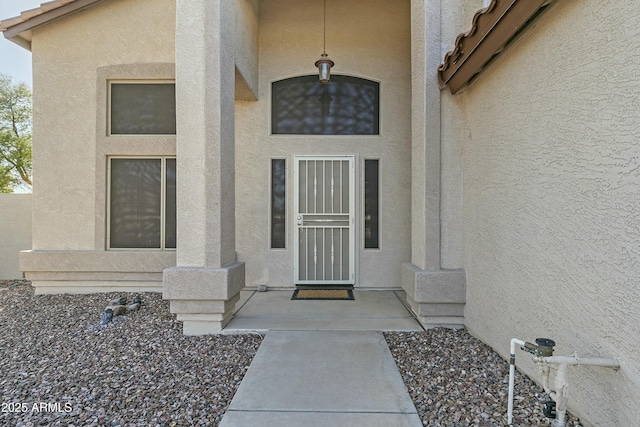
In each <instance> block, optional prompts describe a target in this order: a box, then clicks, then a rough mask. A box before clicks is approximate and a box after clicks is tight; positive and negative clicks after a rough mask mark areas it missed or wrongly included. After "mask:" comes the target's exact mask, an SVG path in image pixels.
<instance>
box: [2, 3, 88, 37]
mask: <svg viewBox="0 0 640 427" xmlns="http://www.w3.org/2000/svg"><path fill="white" fill-rule="evenodd" d="M76 2H77V3H79V4H80V3H83V1H82V0H53V1H48V2H45V3H42V4H41V5H40V7H36V8H34V9H29V10H25V11H24V12H22V13H21V14H20V16H16V17H13V18H8V19H3V20H2V21H0V31H2V32H4V31H6V30H8V29H9V28H11V27H15V26H16V25H20V24H24V23H26V22H28V21H29V20H31V19H33V18H36V17H38V16H40V15H43V14H45V13H48V12H51V11H54V10H56V9H59V8H61V7H64V6H67V5H69V4H71V3H76ZM85 3H86V2H85Z"/></svg>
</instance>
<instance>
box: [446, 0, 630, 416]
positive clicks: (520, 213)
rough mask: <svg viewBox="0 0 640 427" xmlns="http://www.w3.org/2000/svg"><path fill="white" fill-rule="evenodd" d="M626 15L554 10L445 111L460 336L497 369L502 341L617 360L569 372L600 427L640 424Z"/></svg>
mask: <svg viewBox="0 0 640 427" xmlns="http://www.w3.org/2000/svg"><path fill="white" fill-rule="evenodd" d="M637 6H638V5H637V2H636V1H632V0H629V1H602V2H558V3H557V4H556V5H554V6H553V7H552V8H551V10H549V11H547V12H546V13H544V15H542V16H541V17H540V18H539V19H538V20H537V21H536V22H535V23H534V25H533V26H532V27H531V28H529V29H528V30H527V32H526V33H525V34H524V36H523V37H521V38H520V39H519V40H517V41H516V43H514V44H513V45H512V46H511V47H509V48H508V49H507V51H505V52H504V53H503V54H502V56H501V57H500V58H499V59H498V60H497V61H496V62H495V63H494V64H493V65H492V66H491V67H490V68H489V69H488V70H486V71H485V72H484V74H483V75H482V76H481V77H480V79H479V80H478V81H477V82H476V83H474V85H473V86H472V87H471V88H469V89H468V90H467V91H466V92H464V93H462V94H461V95H457V96H455V97H453V99H455V102H456V103H457V104H458V105H459V106H462V108H463V110H464V115H462V116H460V117H459V121H458V123H459V125H464V124H465V120H466V125H465V130H464V135H465V141H464V165H463V172H464V225H465V231H464V237H465V256H464V268H465V270H466V271H467V280H468V281H467V289H468V291H467V305H466V311H465V319H466V324H467V326H468V328H469V329H470V330H471V331H472V332H474V333H475V334H477V335H478V336H480V338H482V339H483V340H484V341H485V342H487V343H489V344H491V345H492V346H494V348H496V350H498V351H499V352H500V353H501V354H502V355H503V356H506V355H507V353H508V349H509V340H510V339H511V338H512V337H518V338H521V339H526V340H533V339H534V338H536V337H549V338H552V339H554V340H555V341H556V342H557V352H556V354H570V353H572V352H573V351H577V352H578V354H579V355H581V356H602V357H615V358H618V359H619V360H620V362H621V365H622V369H621V370H620V371H619V372H614V371H612V370H608V369H604V368H595V367H581V368H570V369H569V381H570V386H571V392H570V394H571V396H570V400H569V406H570V410H573V411H574V412H575V413H577V414H578V415H580V416H582V417H584V418H585V419H586V420H587V421H590V422H591V423H593V424H594V425H603V426H604V425H616V426H635V425H637V423H638V420H639V419H640V408H639V407H638V405H637V402H639V401H640V357H639V356H638V351H637V346H638V342H639V341H638V340H639V337H640V326H639V325H640V311H639V310H640V309H639V304H638V302H639V301H640V287H638V277H640V263H638V260H639V259H640V210H639V209H638V206H640V204H639V201H640V200H639V194H640V166H639V165H640V144H639V143H638V141H639V140H640V130H639V128H638V123H640V113H639V111H640V104H639V103H638V100H639V99H640V68H639V67H638V64H639V63H640V49H638V47H637V46H636V45H634V44H633V43H630V41H631V40H637V39H638V37H640V29H639V27H638V25H637V22H638V20H639V19H640V9H638V7H637ZM445 96H446V97H449V98H451V96H450V95H448V93H447V94H446V95H445ZM519 354H520V356H519V359H518V364H519V366H521V367H523V368H524V369H525V371H526V372H527V373H528V374H531V375H533V376H534V377H535V378H539V377H538V373H537V369H535V368H534V367H533V366H532V364H530V363H529V362H528V359H529V357H527V356H526V355H524V354H523V353H519Z"/></svg>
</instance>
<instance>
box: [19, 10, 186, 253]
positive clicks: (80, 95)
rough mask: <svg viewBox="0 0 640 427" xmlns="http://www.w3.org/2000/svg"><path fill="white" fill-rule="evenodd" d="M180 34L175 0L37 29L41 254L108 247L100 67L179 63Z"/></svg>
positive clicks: (92, 13) (88, 13) (36, 203)
mask: <svg viewBox="0 0 640 427" xmlns="http://www.w3.org/2000/svg"><path fill="white" fill-rule="evenodd" d="M174 37H175V2H174V1H173V0H136V1H135V2H131V1H126V0H113V1H109V2H104V3H101V4H99V5H96V6H93V7H91V8H89V9H87V10H85V11H83V12H80V13H76V14H74V15H71V16H69V17H66V18H63V19H62V20H58V21H55V22H54V23H52V24H50V25H46V26H43V27H40V28H38V29H36V30H35V31H34V32H33V41H32V52H33V85H34V106H35V107H34V129H33V144H34V150H33V153H34V158H33V165H34V182H35V187H34V200H33V210H34V230H33V235H34V249H38V250H51V249H64V250H93V249H104V248H105V240H104V232H102V233H97V232H96V230H97V227H100V226H101V227H102V228H103V229H104V226H103V225H100V222H101V221H102V222H104V218H105V209H106V208H105V205H104V202H102V203H97V194H96V192H104V191H105V189H106V176H104V172H103V173H96V172H97V165H98V164H100V162H106V160H105V159H104V158H99V157H101V156H98V154H97V153H98V152H97V151H96V150H97V142H96V139H97V129H99V128H100V127H101V126H104V123H97V121H100V120H104V121H105V122H106V115H104V116H103V115H102V114H97V112H98V111H101V112H105V113H106V105H97V104H96V99H99V98H100V96H99V95H100V91H101V90H102V91H104V90H106V89H105V87H106V83H105V86H103V87H98V68H99V67H102V66H107V65H116V64H144V63H173V62H174V61H175V59H174V56H175V55H174ZM102 99H105V97H104V95H103V96H102ZM132 151H133V152H135V151H136V149H133V150H132ZM145 151H149V150H148V149H146V147H143V146H141V147H140V151H139V152H140V153H141V154H142V153H145ZM103 170H104V169H103ZM99 199H100V200H104V196H103V197H101V198H99Z"/></svg>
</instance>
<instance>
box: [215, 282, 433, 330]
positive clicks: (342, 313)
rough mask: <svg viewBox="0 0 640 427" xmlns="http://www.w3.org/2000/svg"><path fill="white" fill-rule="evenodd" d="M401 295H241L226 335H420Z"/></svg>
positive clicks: (288, 292)
mask: <svg viewBox="0 0 640 427" xmlns="http://www.w3.org/2000/svg"><path fill="white" fill-rule="evenodd" d="M398 293H402V291H358V290H355V291H354V300H353V301H291V295H292V294H293V289H291V290H270V291H267V292H253V293H251V294H249V293H248V292H247V291H243V292H242V293H241V300H240V303H238V305H237V306H239V307H240V309H239V310H238V311H237V312H236V313H235V315H234V317H233V319H232V320H231V322H229V324H228V325H227V327H226V328H225V329H224V331H223V333H226V334H237V333H243V332H266V331H268V330H360V331H362V330H365V331H421V330H422V327H421V326H420V324H419V323H418V321H417V320H416V319H415V317H414V316H413V315H412V314H411V312H410V311H409V310H408V309H407V308H406V307H405V306H404V304H403V303H402V301H401V297H402V296H401V295H398Z"/></svg>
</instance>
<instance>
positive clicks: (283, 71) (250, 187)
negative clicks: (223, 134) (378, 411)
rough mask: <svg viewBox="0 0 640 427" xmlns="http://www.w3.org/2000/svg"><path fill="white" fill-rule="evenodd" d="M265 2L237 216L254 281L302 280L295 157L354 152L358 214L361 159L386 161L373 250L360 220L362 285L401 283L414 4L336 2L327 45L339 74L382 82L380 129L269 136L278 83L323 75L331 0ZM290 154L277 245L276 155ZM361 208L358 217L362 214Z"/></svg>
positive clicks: (242, 125) (239, 127)
mask: <svg viewBox="0 0 640 427" xmlns="http://www.w3.org/2000/svg"><path fill="white" fill-rule="evenodd" d="M291 5H292V2H291V1H289V0H263V1H261V2H260V38H259V47H260V89H259V97H258V98H259V99H258V101H257V102H239V103H237V105H236V207H237V209H236V212H237V213H236V221H237V229H236V236H237V251H238V256H239V259H240V260H242V261H246V274H247V278H246V280H247V285H258V284H267V285H270V286H293V284H294V283H293V241H292V238H293V236H292V228H293V227H292V225H293V220H292V217H293V198H292V192H293V186H292V185H291V184H292V182H293V181H292V176H293V175H292V171H293V157H292V156H293V155H294V154H297V155H304V154H307V155H312V154H319V155H328V154H354V155H356V156H358V157H357V163H358V164H357V170H356V177H357V186H356V188H357V190H356V191H357V196H356V197H357V198H356V205H357V206H358V208H357V209H358V210H357V214H356V215H360V216H362V212H361V208H362V203H363V202H362V198H361V188H360V187H361V185H362V166H363V162H364V159H365V158H379V159H380V173H381V175H380V183H381V187H380V188H381V190H380V194H381V205H380V206H381V209H382V210H381V219H380V230H381V238H380V241H381V249H380V250H364V249H363V243H362V238H361V232H362V228H361V225H360V226H358V229H357V234H356V239H357V244H356V249H357V258H356V262H357V265H358V267H357V272H356V274H357V283H356V284H357V285H358V286H370V287H398V286H399V285H400V283H399V281H400V267H401V264H402V262H405V261H407V260H409V259H410V238H409V233H410V187H411V186H410V167H409V165H410V162H411V157H410V155H411V139H410V138H411V135H410V129H411V123H410V118H411V113H410V105H411V104H410V102H411V94H410V82H411V80H410V79H411V75H410V72H411V69H410V25H409V24H410V7H409V6H410V3H409V1H408V0H407V1H404V0H403V1H393V2H389V1H387V0H375V1H365V0H349V1H341V0H328V1H327V6H326V8H327V9H326V10H327V20H326V48H327V53H328V54H329V57H330V58H331V59H332V60H334V61H335V63H336V65H335V67H334V69H333V71H332V72H333V73H336V74H344V75H354V76H357V77H364V78H368V79H371V80H375V81H379V82H380V91H381V95H380V99H381V109H380V111H381V116H380V119H381V120H380V129H381V131H380V135H379V136H359V137H358V136H356V137H353V136H347V137H341V136H328V137H327V136H293V135H271V134H270V128H271V125H270V117H271V110H270V97H271V82H272V81H275V80H280V79H283V78H287V77H293V76H298V75H305V74H316V73H317V68H316V67H315V66H314V62H315V61H316V60H317V59H318V58H319V57H320V54H321V53H322V47H323V46H322V42H323V24H322V16H323V10H322V6H323V4H322V2H318V1H315V0H300V1H296V2H295V7H292V6H291ZM271 157H279V158H283V157H286V158H287V170H288V175H287V221H288V223H287V233H288V234H287V248H286V249H285V250H271V249H269V240H268V236H269V173H270V158H271ZM360 216H357V217H358V218H360Z"/></svg>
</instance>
